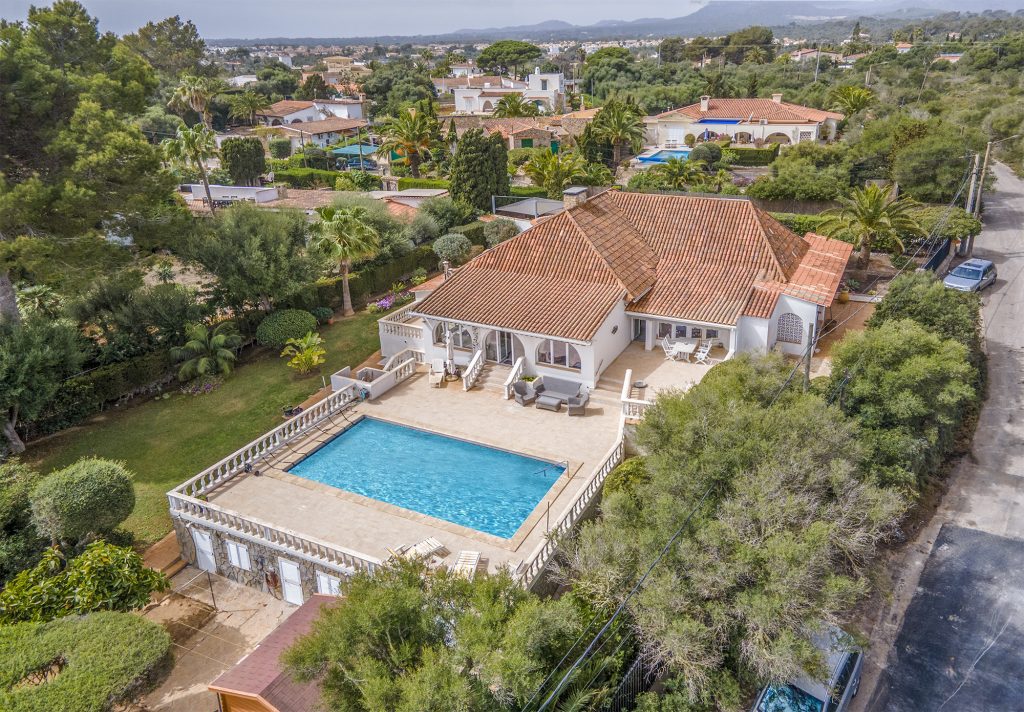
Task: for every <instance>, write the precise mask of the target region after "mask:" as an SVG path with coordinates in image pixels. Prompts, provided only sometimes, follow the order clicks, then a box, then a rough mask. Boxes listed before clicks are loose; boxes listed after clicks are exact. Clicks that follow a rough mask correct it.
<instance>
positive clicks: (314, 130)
mask: <svg viewBox="0 0 1024 712" xmlns="http://www.w3.org/2000/svg"><path fill="white" fill-rule="evenodd" d="M364 126H367V123H366V121H365V120H364V119H342V118H340V117H331V118H329V119H323V120H321V121H306V122H302V123H298V124H288V125H287V126H275V127H274V128H275V129H284V130H285V131H294V132H296V133H299V132H302V133H307V134H325V133H342V132H345V131H352V130H354V129H357V128H363V127H364Z"/></svg>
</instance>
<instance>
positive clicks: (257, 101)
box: [228, 91, 270, 126]
mask: <svg viewBox="0 0 1024 712" xmlns="http://www.w3.org/2000/svg"><path fill="white" fill-rule="evenodd" d="M269 106H270V100H269V99H268V98H267V97H265V96H263V95H262V94H257V93H256V92H253V91H244V92H242V93H241V94H238V95H236V96H233V97H231V109H230V110H229V111H228V116H230V117H231V118H232V119H241V120H243V121H248V122H249V124H250V125H252V126H255V125H256V114H258V113H260V112H261V111H263V110H264V109H267V108H268V107H269Z"/></svg>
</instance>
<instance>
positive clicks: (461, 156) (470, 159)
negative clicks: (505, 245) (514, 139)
mask: <svg viewBox="0 0 1024 712" xmlns="http://www.w3.org/2000/svg"><path fill="white" fill-rule="evenodd" d="M507 194H508V151H507V150H506V148H505V142H504V139H502V137H501V136H500V135H498V134H495V135H493V136H485V135H484V132H483V131H482V130H481V129H470V130H469V131H467V132H466V133H465V134H463V135H462V138H461V139H460V140H459V144H458V148H456V149H455V156H454V158H453V159H452V170H451V195H452V198H454V199H455V200H461V201H464V202H466V203H469V204H470V205H472V206H473V207H475V208H477V209H478V210H487V211H490V209H491V196H492V195H507Z"/></svg>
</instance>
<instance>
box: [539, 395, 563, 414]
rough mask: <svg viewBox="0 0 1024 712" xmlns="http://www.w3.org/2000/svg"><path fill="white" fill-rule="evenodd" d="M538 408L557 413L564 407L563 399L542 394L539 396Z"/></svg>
mask: <svg viewBox="0 0 1024 712" xmlns="http://www.w3.org/2000/svg"><path fill="white" fill-rule="evenodd" d="M537 407H538V408H543V409H544V410H553V411H555V412H556V413H557V412H558V411H559V409H561V407H562V399H561V398H558V397H556V396H546V395H544V394H543V393H541V394H540V395H539V396H537Z"/></svg>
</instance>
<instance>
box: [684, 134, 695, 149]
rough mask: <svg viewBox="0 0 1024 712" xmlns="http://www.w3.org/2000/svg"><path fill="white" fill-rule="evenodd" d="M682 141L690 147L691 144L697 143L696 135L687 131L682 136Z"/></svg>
mask: <svg viewBox="0 0 1024 712" xmlns="http://www.w3.org/2000/svg"><path fill="white" fill-rule="evenodd" d="M683 143H685V144H686V145H687V146H689V147H690V148H693V145H694V144H695V143H697V137H696V136H694V135H693V134H690V133H688V134H686V135H685V136H683Z"/></svg>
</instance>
